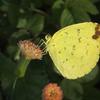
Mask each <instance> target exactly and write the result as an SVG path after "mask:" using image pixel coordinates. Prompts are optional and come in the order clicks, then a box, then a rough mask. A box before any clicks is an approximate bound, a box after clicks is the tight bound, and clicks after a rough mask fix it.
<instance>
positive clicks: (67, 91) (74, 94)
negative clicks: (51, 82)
mask: <svg viewBox="0 0 100 100" xmlns="http://www.w3.org/2000/svg"><path fill="white" fill-rule="evenodd" d="M61 87H62V89H63V92H64V96H65V98H66V99H69V100H82V95H83V88H82V86H81V84H80V83H78V82H76V81H73V80H67V79H64V80H63V81H62V82H61Z"/></svg>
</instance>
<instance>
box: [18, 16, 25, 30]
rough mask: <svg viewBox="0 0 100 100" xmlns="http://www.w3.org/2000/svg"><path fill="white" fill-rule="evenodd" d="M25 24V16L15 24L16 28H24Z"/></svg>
mask: <svg viewBox="0 0 100 100" xmlns="http://www.w3.org/2000/svg"><path fill="white" fill-rule="evenodd" d="M26 25H27V20H26V19H25V18H20V19H19V21H18V24H17V28H25V27H26Z"/></svg>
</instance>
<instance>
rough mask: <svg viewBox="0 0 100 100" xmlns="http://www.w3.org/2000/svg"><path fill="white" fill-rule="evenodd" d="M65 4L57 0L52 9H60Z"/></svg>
mask: <svg viewBox="0 0 100 100" xmlns="http://www.w3.org/2000/svg"><path fill="white" fill-rule="evenodd" d="M63 4H64V1H63V0H56V1H55V2H54V4H53V6H52V9H59V8H61V6H62V5H63Z"/></svg>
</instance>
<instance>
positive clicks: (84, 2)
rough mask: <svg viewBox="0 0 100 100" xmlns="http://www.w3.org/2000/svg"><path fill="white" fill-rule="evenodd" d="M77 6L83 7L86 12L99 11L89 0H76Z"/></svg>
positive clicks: (95, 12) (93, 12)
mask: <svg viewBox="0 0 100 100" xmlns="http://www.w3.org/2000/svg"><path fill="white" fill-rule="evenodd" d="M76 3H77V6H78V7H81V8H83V10H85V11H86V12H88V13H90V14H93V15H96V14H98V13H99V11H98V10H97V8H96V6H95V5H94V4H93V3H92V1H91V0H80V1H77V2H76Z"/></svg>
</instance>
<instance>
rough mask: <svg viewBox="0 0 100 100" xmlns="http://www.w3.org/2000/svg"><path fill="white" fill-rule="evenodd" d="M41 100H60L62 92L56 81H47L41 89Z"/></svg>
mask: <svg viewBox="0 0 100 100" xmlns="http://www.w3.org/2000/svg"><path fill="white" fill-rule="evenodd" d="M42 98H43V100H62V99H63V92H62V90H61V88H60V87H59V86H58V85H57V84H56V83H49V84H48V85H46V86H45V87H44V89H43V93H42Z"/></svg>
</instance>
